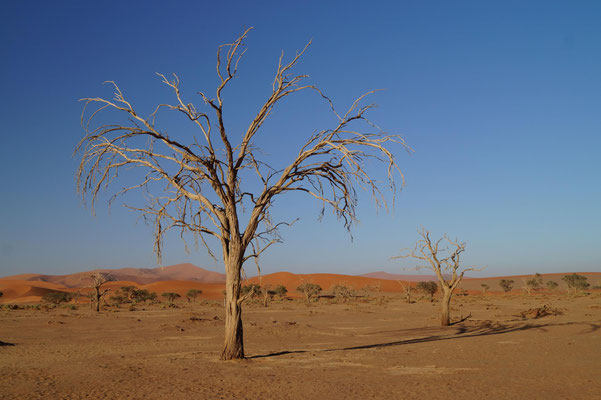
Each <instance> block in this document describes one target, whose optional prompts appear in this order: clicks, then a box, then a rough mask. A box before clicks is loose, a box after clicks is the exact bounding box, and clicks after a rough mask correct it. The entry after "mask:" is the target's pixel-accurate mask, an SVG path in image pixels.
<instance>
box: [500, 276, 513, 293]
mask: <svg viewBox="0 0 601 400" xmlns="http://www.w3.org/2000/svg"><path fill="white" fill-rule="evenodd" d="M514 282H515V281H514V280H513V279H501V281H500V282H499V286H501V289H503V291H504V292H505V293H507V292H511V289H513V283H514Z"/></svg>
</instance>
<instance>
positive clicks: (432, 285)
mask: <svg viewBox="0 0 601 400" xmlns="http://www.w3.org/2000/svg"><path fill="white" fill-rule="evenodd" d="M416 288H417V290H420V291H421V292H423V293H424V294H425V295H427V296H429V298H430V301H434V294H435V293H436V292H437V291H438V285H437V284H436V282H433V281H428V282H419V283H418V284H417V286H416Z"/></svg>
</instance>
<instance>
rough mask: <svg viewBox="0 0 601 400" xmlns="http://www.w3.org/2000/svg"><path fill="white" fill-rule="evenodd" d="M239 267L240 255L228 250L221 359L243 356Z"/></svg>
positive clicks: (239, 252) (240, 267)
mask: <svg viewBox="0 0 601 400" xmlns="http://www.w3.org/2000/svg"><path fill="white" fill-rule="evenodd" d="M233 247H237V246H233ZM241 269H242V255H241V251H239V250H238V249H236V250H235V251H233V252H232V251H231V252H230V255H229V256H228V258H227V260H226V265H225V273H226V278H225V279H226V280H225V282H226V283H225V344H224V346H223V351H222V352H221V359H222V360H233V359H242V358H244V339H243V329H242V303H241V302H240V301H239V299H240V290H241V285H240V271H241Z"/></svg>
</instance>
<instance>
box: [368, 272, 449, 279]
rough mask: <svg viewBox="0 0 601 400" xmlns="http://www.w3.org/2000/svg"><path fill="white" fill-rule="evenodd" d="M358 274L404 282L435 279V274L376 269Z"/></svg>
mask: <svg viewBox="0 0 601 400" xmlns="http://www.w3.org/2000/svg"><path fill="white" fill-rule="evenodd" d="M359 276H365V277H366V278H374V279H386V280H392V281H405V282H427V281H436V280H437V279H438V278H436V276H435V275H418V274H413V275H410V274H391V273H389V272H384V271H376V272H370V273H368V274H363V275H359Z"/></svg>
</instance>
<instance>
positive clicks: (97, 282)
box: [90, 272, 114, 312]
mask: <svg viewBox="0 0 601 400" xmlns="http://www.w3.org/2000/svg"><path fill="white" fill-rule="evenodd" d="M90 279H92V288H93V289H94V292H93V293H94V294H93V300H94V304H96V312H99V311H100V300H102V298H103V297H104V296H105V295H106V294H107V293H108V292H109V290H110V289H102V285H104V284H105V283H107V282H110V281H112V280H114V279H113V277H112V276H111V275H109V274H105V273H103V272H96V273H95V274H92V275H91V276H90Z"/></svg>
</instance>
